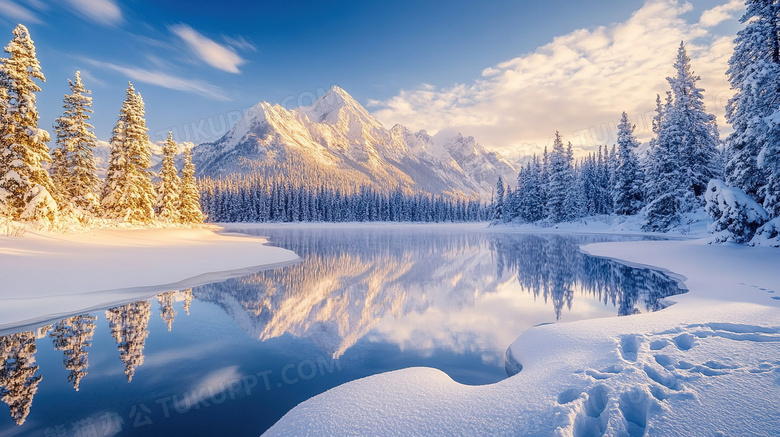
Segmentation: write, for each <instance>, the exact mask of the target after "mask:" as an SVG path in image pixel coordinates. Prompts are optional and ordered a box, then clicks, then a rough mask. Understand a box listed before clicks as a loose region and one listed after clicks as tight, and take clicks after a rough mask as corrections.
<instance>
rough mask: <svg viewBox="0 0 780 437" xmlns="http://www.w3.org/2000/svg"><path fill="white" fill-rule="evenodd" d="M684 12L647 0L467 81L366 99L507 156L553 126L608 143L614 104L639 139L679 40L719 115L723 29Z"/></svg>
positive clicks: (385, 116) (531, 149) (382, 114)
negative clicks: (624, 14)
mask: <svg viewBox="0 0 780 437" xmlns="http://www.w3.org/2000/svg"><path fill="white" fill-rule="evenodd" d="M733 3H735V2H734V1H729V2H727V3H726V5H724V6H728V7H725V9H721V12H722V11H724V10H731V9H729V8H730V7H731V6H729V5H732V4H733ZM710 11H712V9H711V10H710ZM689 12H692V6H691V5H690V4H689V3H687V2H683V1H678V0H648V1H647V2H646V3H645V4H644V5H643V6H642V8H641V9H639V10H638V11H636V12H635V13H634V14H633V15H632V16H631V17H630V18H629V19H628V20H626V21H625V22H622V23H615V24H611V25H609V26H604V27H598V28H595V29H581V30H576V31H574V32H571V33H569V34H567V35H563V36H560V37H557V38H555V39H554V40H553V41H552V42H550V43H549V44H547V45H545V46H542V47H540V48H538V49H536V50H535V51H534V52H532V53H528V54H525V55H523V56H520V57H517V58H514V59H511V60H509V61H506V62H503V63H501V64H498V65H497V66H494V67H491V68H487V69H485V70H484V71H483V73H482V77H480V78H478V79H476V80H475V81H474V82H472V83H464V84H458V85H455V86H452V87H437V86H434V85H429V84H424V85H420V86H419V87H417V88H415V89H412V90H402V91H401V92H400V93H399V94H398V95H396V96H395V97H392V98H390V99H388V100H385V101H373V102H370V103H369V104H370V106H371V107H372V108H375V111H374V115H376V116H377V117H378V118H379V119H380V120H381V121H382V122H384V123H385V124H387V125H392V124H395V123H401V124H404V125H407V126H409V127H410V128H413V129H422V128H425V129H428V130H429V131H433V132H435V131H446V130H458V131H461V132H463V133H464V134H467V135H473V136H475V138H477V140H478V141H480V142H481V143H483V144H484V145H485V146H488V147H490V148H493V149H498V150H502V149H503V150H504V151H505V152H508V153H511V154H520V155H525V154H532V153H540V152H541V150H542V149H543V148H544V146H545V145H547V144H548V143H549V142H550V138H551V137H552V135H553V133H554V132H555V131H556V130H560V131H561V133H562V134H563V135H564V136H566V137H567V139H569V140H571V141H572V142H573V143H574V144H575V147H579V148H580V150H593V149H594V148H595V146H596V145H597V144H603V143H610V144H611V143H613V142H614V136H613V135H614V129H613V126H614V124H616V122H617V121H618V119H619V116H620V113H621V112H622V111H627V112H628V113H629V114H630V115H631V116H632V117H633V118H634V122H635V123H636V124H637V125H638V127H637V131H638V133H639V134H640V135H641V136H644V138H643V139H647V138H648V137H649V135H650V127H649V121H650V119H651V117H652V111H653V109H654V108H655V96H656V94H657V93H659V94H661V95H662V96H663V94H664V93H665V91H666V90H667V89H668V84H667V83H666V80H665V78H666V77H667V76H670V75H672V74H673V68H672V64H673V62H674V58H675V56H676V53H677V47H678V46H679V44H680V41H685V42H686V44H687V46H688V50H689V54H690V55H691V56H692V58H693V68H694V70H695V71H696V73H697V74H699V75H700V76H702V78H703V79H702V81H701V82H700V83H699V84H700V85H701V86H702V87H703V88H705V89H706V93H705V95H706V97H707V105H708V109H709V110H710V111H713V112H715V113H716V114H717V115H719V116H720V118H719V122H723V118H722V115H723V105H724V102H725V101H726V100H727V99H728V97H729V96H730V95H731V92H730V90H729V86H728V83H727V81H726V77H725V71H726V66H727V62H728V59H729V56H730V54H731V52H732V50H733V45H732V42H731V40H732V39H733V35H722V36H718V35H713V34H712V33H710V31H709V28H707V27H705V26H703V25H700V24H698V23H695V22H690V21H688V20H686V18H685V17H689V16H691V15H692V14H689ZM708 14H710V18H706V19H705V21H706V22H707V23H708V24H711V23H714V22H716V21H718V20H720V18H719V17H720V15H717V14H720V12H718V13H717V14H716V13H715V12H708ZM713 14H715V15H713ZM716 15H717V16H716ZM694 20H695V18H694Z"/></svg>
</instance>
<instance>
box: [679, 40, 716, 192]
mask: <svg viewBox="0 0 780 437" xmlns="http://www.w3.org/2000/svg"><path fill="white" fill-rule="evenodd" d="M674 68H675V70H676V71H677V76H675V77H668V78H666V80H667V81H668V82H669V85H670V86H671V89H672V94H673V95H674V103H673V104H672V108H671V110H672V113H671V114H669V118H671V119H672V120H670V123H674V124H676V126H677V128H678V129H680V130H681V133H682V137H681V143H680V148H679V150H678V152H679V154H680V155H679V159H680V165H681V170H682V173H683V180H684V182H685V183H686V185H685V187H686V189H687V190H688V191H689V192H690V193H691V194H692V195H693V196H694V197H696V198H697V199H698V205H703V204H704V192H705V191H706V189H707V184H708V183H709V181H710V179H712V178H716V177H720V174H721V170H720V169H719V168H717V163H718V150H717V147H718V142H719V140H718V126H717V125H716V123H715V116H714V115H712V114H709V113H707V111H706V108H705V106H704V95H703V92H704V89H702V88H698V87H697V86H696V82H697V81H699V80H701V77H699V76H696V75H694V74H693V71H692V70H691V58H690V57H689V56H688V53H687V51H686V49H685V44H684V43H682V42H681V43H680V48H679V49H678V51H677V60H676V61H675V63H674Z"/></svg>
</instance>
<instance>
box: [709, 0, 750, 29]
mask: <svg viewBox="0 0 780 437" xmlns="http://www.w3.org/2000/svg"><path fill="white" fill-rule="evenodd" d="M744 12H745V0H731V1H730V2H728V3H726V4H724V5H719V6H715V7H714V8H712V9H707V10H706V11H704V12H702V14H701V18H699V25H701V26H703V27H715V26H717V25H718V24H720V23H722V22H724V21H726V20H731V19H733V18H735V17H736V16H738V14H739V15H741V14H742V13H744Z"/></svg>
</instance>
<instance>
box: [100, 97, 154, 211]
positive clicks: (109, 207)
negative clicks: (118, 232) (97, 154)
mask: <svg viewBox="0 0 780 437" xmlns="http://www.w3.org/2000/svg"><path fill="white" fill-rule="evenodd" d="M144 113H145V108H144V102H143V98H142V97H141V94H138V93H136V92H135V89H134V88H133V84H132V83H129V84H128V88H127V92H126V96H125V101H124V103H123V104H122V110H121V111H120V113H119V120H118V122H117V125H116V127H115V128H114V131H113V135H112V138H111V158H110V161H109V167H108V174H107V178H106V185H105V187H104V190H103V199H102V204H103V208H104V210H105V214H106V217H108V218H117V219H121V220H124V221H128V222H150V221H152V220H154V204H155V200H156V198H157V196H156V195H155V193H154V186H153V185H152V179H151V172H150V171H149V170H148V169H149V167H150V165H151V162H150V158H151V150H150V148H149V146H150V142H149V135H148V133H147V131H148V129H147V128H146V120H144Z"/></svg>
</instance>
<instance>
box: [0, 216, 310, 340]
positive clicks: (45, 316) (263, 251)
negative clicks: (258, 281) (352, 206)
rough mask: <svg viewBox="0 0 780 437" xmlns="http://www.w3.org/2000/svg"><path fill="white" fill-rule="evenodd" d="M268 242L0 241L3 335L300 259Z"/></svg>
mask: <svg viewBox="0 0 780 437" xmlns="http://www.w3.org/2000/svg"><path fill="white" fill-rule="evenodd" d="M265 242H266V241H265V240H264V239H262V238H257V237H251V236H247V235H238V234H228V233H221V234H218V233H215V232H213V231H211V230H208V229H146V230H99V231H89V232H84V233H68V234H54V233H43V232H27V233H26V234H25V235H24V237H23V238H9V237H0V276H2V278H3V280H2V283H0V332H2V331H3V330H5V329H9V328H11V327H20V326H26V325H28V324H30V325H32V324H36V323H37V324H40V323H42V322H45V321H47V320H55V319H57V320H59V319H61V318H63V317H66V316H68V315H72V314H75V313H78V312H86V311H89V310H93V309H98V308H103V307H107V306H111V305H115V304H119V303H125V302H128V301H133V300H137V299H139V298H146V297H150V296H153V295H155V294H157V293H160V292H163V291H169V290H179V289H186V288H190V287H193V286H197V285H200V284H204V283H208V282H213V281H217V280H222V279H226V278H228V277H236V276H244V275H247V274H249V273H252V272H255V271H258V270H261V269H263V268H270V267H274V266H277V265H282V264H286V263H290V262H293V261H295V260H297V259H298V256H297V255H296V254H294V253H293V252H291V251H289V250H285V249H281V248H276V247H270V246H266V245H265V244H264V243H265ZM19 290H24V292H23V295H20V292H19Z"/></svg>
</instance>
